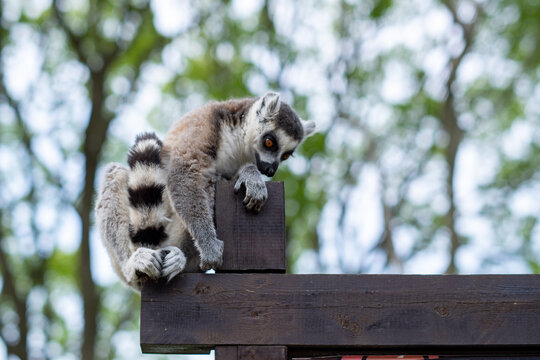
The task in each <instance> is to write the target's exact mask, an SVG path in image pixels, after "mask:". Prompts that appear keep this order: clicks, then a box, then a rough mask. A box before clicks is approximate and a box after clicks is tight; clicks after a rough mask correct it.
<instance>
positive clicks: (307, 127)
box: [302, 120, 317, 139]
mask: <svg viewBox="0 0 540 360" xmlns="http://www.w3.org/2000/svg"><path fill="white" fill-rule="evenodd" d="M302 127H303V128H304V139H305V138H307V137H310V136H311V135H313V134H315V133H316V132H317V125H316V124H315V121H313V120H308V121H304V120H302Z"/></svg>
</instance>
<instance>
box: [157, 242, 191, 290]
mask: <svg viewBox="0 0 540 360" xmlns="http://www.w3.org/2000/svg"><path fill="white" fill-rule="evenodd" d="M160 253H161V258H162V267H161V277H164V278H167V282H169V281H171V280H172V278H174V277H175V276H176V275H178V274H179V273H180V272H182V270H184V268H185V267H186V257H185V256H184V253H183V252H182V250H180V249H179V248H177V247H176V246H167V247H164V248H163V249H161V250H160Z"/></svg>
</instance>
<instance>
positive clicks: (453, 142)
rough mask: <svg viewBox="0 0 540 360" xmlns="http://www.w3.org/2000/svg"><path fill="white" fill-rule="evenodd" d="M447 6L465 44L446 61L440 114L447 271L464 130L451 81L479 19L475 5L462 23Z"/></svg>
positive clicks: (451, 268) (456, 243)
mask: <svg viewBox="0 0 540 360" xmlns="http://www.w3.org/2000/svg"><path fill="white" fill-rule="evenodd" d="M442 3H443V4H444V5H445V6H446V7H447V9H448V10H449V11H450V13H451V14H452V18H453V20H454V23H455V24H457V25H459V27H460V28H461V29H462V31H463V41H464V46H463V49H462V51H461V52H460V54H459V55H458V56H457V57H455V58H451V59H450V61H449V67H450V75H449V76H448V79H447V81H446V92H447V96H446V100H445V102H444V104H443V109H442V113H441V115H440V122H441V124H442V126H443V129H444V131H445V132H446V134H447V135H448V139H449V142H448V145H447V147H446V149H445V159H446V163H447V167H448V175H447V179H446V193H447V196H448V200H449V202H450V209H449V210H448V212H447V214H446V226H447V228H448V230H449V231H450V262H449V264H448V267H447V269H446V273H447V274H453V273H457V267H456V263H455V258H456V252H457V249H458V248H459V247H460V246H461V244H462V243H463V240H462V238H461V236H460V235H459V234H458V233H457V231H456V225H455V222H456V218H457V209H456V198H455V193H454V184H455V183H454V180H455V179H454V178H455V170H456V156H457V152H458V150H459V147H460V145H461V143H462V141H463V137H464V135H465V131H464V130H463V129H461V127H460V126H459V124H458V115H457V113H456V110H455V106H454V91H453V89H452V88H453V85H454V83H455V81H456V75H457V71H458V68H459V66H460V65H461V63H462V61H463V58H464V57H465V55H466V54H467V53H468V52H469V50H470V47H471V45H472V43H473V33H474V30H475V27H476V24H477V23H478V16H479V14H480V7H479V6H478V5H476V15H475V18H474V19H473V21H472V22H471V23H470V24H467V23H464V22H463V21H461V19H460V18H459V16H458V14H457V9H456V4H455V2H454V1H443V2H442Z"/></svg>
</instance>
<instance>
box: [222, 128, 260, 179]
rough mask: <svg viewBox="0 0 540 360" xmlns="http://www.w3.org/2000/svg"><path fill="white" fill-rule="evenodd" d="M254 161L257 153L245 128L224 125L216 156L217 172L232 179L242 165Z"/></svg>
mask: <svg viewBox="0 0 540 360" xmlns="http://www.w3.org/2000/svg"><path fill="white" fill-rule="evenodd" d="M254 162H255V155H254V153H253V150H252V146H251V144H250V141H249V140H248V136H247V134H246V131H245V130H244V128H242V127H229V126H225V127H223V128H222V130H221V139H220V142H219V147H218V152H217V158H216V172H217V174H218V175H221V176H224V177H226V178H229V179H230V178H232V177H233V176H234V175H235V174H236V172H237V171H238V169H239V168H240V167H242V165H244V164H247V163H254Z"/></svg>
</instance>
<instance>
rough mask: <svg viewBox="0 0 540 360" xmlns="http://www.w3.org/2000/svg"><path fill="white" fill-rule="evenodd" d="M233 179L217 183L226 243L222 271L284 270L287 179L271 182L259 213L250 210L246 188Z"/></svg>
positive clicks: (220, 224)
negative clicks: (235, 187)
mask: <svg viewBox="0 0 540 360" xmlns="http://www.w3.org/2000/svg"><path fill="white" fill-rule="evenodd" d="M233 185H234V183H233V182H219V183H218V184H217V185H216V205H215V206H216V209H215V218H216V231H217V236H218V238H219V239H221V240H223V242H224V243H225V248H224V250H223V264H222V265H221V267H220V268H219V269H218V272H241V271H242V272H263V271H264V272H278V273H279V272H281V273H284V272H285V270H286V267H287V266H286V265H287V264H286V259H285V202H284V201H285V200H284V199H285V195H284V188H283V182H277V181H272V182H267V183H266V188H267V190H268V200H267V201H266V203H265V204H264V206H263V208H262V209H261V211H260V212H259V213H258V214H255V213H253V212H250V211H247V210H246V208H245V206H244V204H243V199H244V196H245V189H241V190H240V191H239V192H238V194H235V193H234V190H233Z"/></svg>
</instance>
